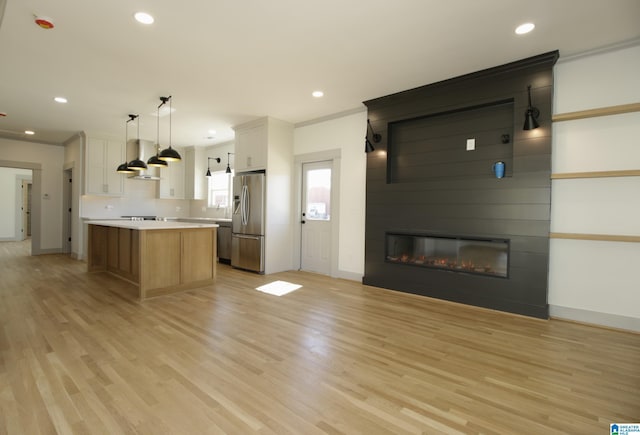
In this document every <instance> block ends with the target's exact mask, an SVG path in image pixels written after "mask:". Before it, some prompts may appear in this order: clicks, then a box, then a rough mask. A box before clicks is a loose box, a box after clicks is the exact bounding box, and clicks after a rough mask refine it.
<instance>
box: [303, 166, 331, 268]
mask: <svg viewBox="0 0 640 435" xmlns="http://www.w3.org/2000/svg"><path fill="white" fill-rule="evenodd" d="M331 172H332V161H330V160H329V161H322V162H313V163H304V164H303V165H302V216H301V220H300V222H301V225H302V230H301V233H300V234H301V239H300V243H301V246H300V269H301V270H305V271H308V272H316V273H321V274H324V275H330V274H331V240H332V238H331Z"/></svg>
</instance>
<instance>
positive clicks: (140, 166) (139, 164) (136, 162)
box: [127, 115, 147, 171]
mask: <svg viewBox="0 0 640 435" xmlns="http://www.w3.org/2000/svg"><path fill="white" fill-rule="evenodd" d="M129 116H135V118H133V119H137V120H138V139H136V141H137V144H138V157H136V158H135V159H133V160H131V161H130V162H129V164H128V165H127V167H128V168H129V169H133V170H134V171H144V170H145V169H147V164H146V163H145V162H144V161H143V160H142V159H140V116H139V115H129Z"/></svg>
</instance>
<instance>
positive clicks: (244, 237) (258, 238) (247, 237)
mask: <svg viewBox="0 0 640 435" xmlns="http://www.w3.org/2000/svg"><path fill="white" fill-rule="evenodd" d="M233 237H236V238H238V239H249V240H260V236H245V235H244V234H234V235H233Z"/></svg>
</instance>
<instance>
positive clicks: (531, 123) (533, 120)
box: [522, 85, 540, 130]
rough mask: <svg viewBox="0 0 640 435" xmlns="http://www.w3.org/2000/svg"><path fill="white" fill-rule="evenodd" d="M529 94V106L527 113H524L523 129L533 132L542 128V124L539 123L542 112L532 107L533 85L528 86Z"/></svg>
mask: <svg viewBox="0 0 640 435" xmlns="http://www.w3.org/2000/svg"><path fill="white" fill-rule="evenodd" d="M527 94H528V96H529V105H528V106H527V111H526V112H525V113H524V126H523V127H522V129H523V130H533V129H535V128H538V127H540V124H539V123H538V116H540V111H539V110H538V109H537V108H536V107H533V106H532V105H531V85H529V86H527Z"/></svg>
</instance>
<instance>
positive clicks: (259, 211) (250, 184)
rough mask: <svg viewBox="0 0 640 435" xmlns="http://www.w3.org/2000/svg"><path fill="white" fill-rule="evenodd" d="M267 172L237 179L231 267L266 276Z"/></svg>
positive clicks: (246, 174) (245, 174)
mask: <svg viewBox="0 0 640 435" xmlns="http://www.w3.org/2000/svg"><path fill="white" fill-rule="evenodd" d="M264 196H265V174H264V172H246V173H240V174H237V175H236V176H235V177H233V214H232V216H231V220H232V226H231V266H233V267H237V268H239V269H246V270H251V271H254V272H258V273H264V228H265V225H264V208H265V204H264V200H265V198H264Z"/></svg>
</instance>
